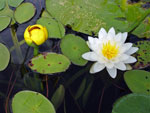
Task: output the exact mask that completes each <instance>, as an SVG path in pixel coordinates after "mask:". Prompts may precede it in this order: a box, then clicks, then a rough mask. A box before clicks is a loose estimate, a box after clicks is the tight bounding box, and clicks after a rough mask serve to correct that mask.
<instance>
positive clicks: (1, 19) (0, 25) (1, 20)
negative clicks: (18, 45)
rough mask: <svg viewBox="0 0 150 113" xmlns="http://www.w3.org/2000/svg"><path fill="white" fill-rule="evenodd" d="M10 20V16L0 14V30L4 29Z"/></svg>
mask: <svg viewBox="0 0 150 113" xmlns="http://www.w3.org/2000/svg"><path fill="white" fill-rule="evenodd" d="M10 21H11V18H10V17H8V16H0V31H2V30H4V29H5V28H6V27H7V26H8V25H9V24H10Z"/></svg>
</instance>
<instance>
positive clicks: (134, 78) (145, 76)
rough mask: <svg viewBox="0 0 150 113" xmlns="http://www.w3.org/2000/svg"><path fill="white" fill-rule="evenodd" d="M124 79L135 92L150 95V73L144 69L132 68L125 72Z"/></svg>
mask: <svg viewBox="0 0 150 113" xmlns="http://www.w3.org/2000/svg"><path fill="white" fill-rule="evenodd" d="M124 80H125V82H126V84H127V85H128V87H129V88H130V90H131V91H132V92H134V93H142V94H148V95H150V73H149V72H147V71H143V70H131V71H127V72H125V74H124Z"/></svg>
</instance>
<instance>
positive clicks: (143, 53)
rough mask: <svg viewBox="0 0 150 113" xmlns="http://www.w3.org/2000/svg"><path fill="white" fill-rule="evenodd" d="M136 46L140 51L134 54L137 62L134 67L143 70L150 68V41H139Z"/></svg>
mask: <svg viewBox="0 0 150 113" xmlns="http://www.w3.org/2000/svg"><path fill="white" fill-rule="evenodd" d="M135 46H136V47H138V48H139V50H138V51H137V52H136V53H135V54H134V55H135V57H136V59H137V62H136V63H135V64H134V65H133V66H132V67H133V68H134V69H141V68H145V67H148V66H150V41H138V42H137V43H136V44H135Z"/></svg>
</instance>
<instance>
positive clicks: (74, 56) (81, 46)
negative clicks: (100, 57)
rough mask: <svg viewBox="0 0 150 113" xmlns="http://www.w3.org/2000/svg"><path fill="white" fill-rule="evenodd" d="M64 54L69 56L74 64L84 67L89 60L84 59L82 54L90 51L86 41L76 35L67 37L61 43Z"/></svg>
mask: <svg viewBox="0 0 150 113" xmlns="http://www.w3.org/2000/svg"><path fill="white" fill-rule="evenodd" d="M60 47H61V51H62V53H63V54H64V55H65V56H67V57H68V58H69V59H70V60H71V61H72V63H73V64H75V65H79V66H84V65H85V64H86V63H87V60H84V59H83V58H82V54H83V53H86V52H88V51H90V50H89V48H88V46H87V44H86V42H85V40H83V39H82V38H81V37H78V36H75V35H71V34H69V35H66V36H65V37H64V38H63V39H62V40H61V43H60Z"/></svg>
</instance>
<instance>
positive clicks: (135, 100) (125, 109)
mask: <svg viewBox="0 0 150 113" xmlns="http://www.w3.org/2000/svg"><path fill="white" fill-rule="evenodd" d="M149 111H150V96H147V95H143V94H134V93H133V94H129V95H126V96H124V97H122V98H120V99H119V100H117V102H115V104H114V106H113V110H112V113H149Z"/></svg>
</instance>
